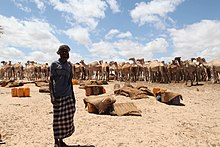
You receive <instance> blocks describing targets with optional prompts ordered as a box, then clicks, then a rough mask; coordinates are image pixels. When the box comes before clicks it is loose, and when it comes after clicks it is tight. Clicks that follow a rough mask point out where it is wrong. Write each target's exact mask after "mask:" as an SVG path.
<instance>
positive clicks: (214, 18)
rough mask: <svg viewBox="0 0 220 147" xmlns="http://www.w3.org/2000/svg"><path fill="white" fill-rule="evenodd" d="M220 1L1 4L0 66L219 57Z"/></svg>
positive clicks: (8, 0) (6, 0)
mask: <svg viewBox="0 0 220 147" xmlns="http://www.w3.org/2000/svg"><path fill="white" fill-rule="evenodd" d="M219 8H220V0H145V1H143V0H62V1H61V0H47V1H44V0H1V1H0V25H1V26H2V27H3V31H4V34H0V36H1V37H0V51H1V54H0V60H1V61H3V60H4V61H9V60H10V61H12V62H13V63H15V62H22V63H25V62H26V61H27V60H34V61H36V62H38V63H45V62H47V63H51V62H52V61H54V60H57V59H58V57H59V56H58V55H57V54H56V51H57V48H58V47H59V45H61V44H67V45H69V46H70V48H71V52H70V54H71V56H70V59H69V60H70V61H71V62H73V63H75V62H79V61H80V60H81V59H84V60H85V62H86V63H88V62H92V61H97V60H104V61H111V60H115V61H128V59H129V58H130V57H135V58H136V59H138V58H144V59H145V60H154V59H158V60H165V61H166V62H168V61H170V60H171V59H173V58H174V57H175V56H181V57H182V59H190V58H192V57H198V56H200V57H204V58H205V59H206V60H207V61H209V60H212V59H216V58H219V57H220V10H219Z"/></svg>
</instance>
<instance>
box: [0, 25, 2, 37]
mask: <svg viewBox="0 0 220 147" xmlns="http://www.w3.org/2000/svg"><path fill="white" fill-rule="evenodd" d="M0 34H3V28H2V26H0ZM0 37H1V36H0Z"/></svg>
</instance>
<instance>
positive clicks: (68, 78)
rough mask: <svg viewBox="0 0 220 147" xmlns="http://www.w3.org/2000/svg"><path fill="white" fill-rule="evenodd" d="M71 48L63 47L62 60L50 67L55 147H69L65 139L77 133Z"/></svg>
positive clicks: (61, 50) (60, 50)
mask: <svg viewBox="0 0 220 147" xmlns="http://www.w3.org/2000/svg"><path fill="white" fill-rule="evenodd" d="M69 51H70V48H69V46H67V45H61V46H60V47H59V49H58V51H57V54H58V55H60V58H59V59H58V60H57V61H55V62H53V63H52V64H51V66H50V84H49V85H50V96H51V103H52V104H53V132H54V140H55V145H54V147H63V146H67V145H66V144H65V143H64V142H63V139H64V138H66V137H69V136H71V135H72V134H73V132H74V131H75V127H74V120H73V118H74V113H75V96H74V92H73V86H72V64H71V63H70V62H68V61H67V60H68V59H69Z"/></svg>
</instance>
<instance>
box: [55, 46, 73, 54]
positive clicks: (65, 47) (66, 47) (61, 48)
mask: <svg viewBox="0 0 220 147" xmlns="http://www.w3.org/2000/svg"><path fill="white" fill-rule="evenodd" d="M62 50H68V51H70V47H69V46H68V45H61V46H60V47H59V48H58V51H57V54H58V55H59V54H60V52H61V51H62Z"/></svg>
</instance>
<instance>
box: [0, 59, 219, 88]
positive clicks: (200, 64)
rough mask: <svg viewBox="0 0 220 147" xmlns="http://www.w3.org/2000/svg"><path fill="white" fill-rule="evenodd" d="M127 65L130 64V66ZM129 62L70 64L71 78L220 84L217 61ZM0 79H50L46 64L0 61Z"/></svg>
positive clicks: (140, 60)
mask: <svg viewBox="0 0 220 147" xmlns="http://www.w3.org/2000/svg"><path fill="white" fill-rule="evenodd" d="M129 61H130V62H129ZM129 61H128V62H120V63H118V62H116V61H110V62H107V61H105V62H104V61H103V60H100V61H94V62H91V63H89V64H86V63H85V62H84V60H81V61H80V62H78V63H74V64H72V67H73V68H72V69H73V78H74V79H78V80H106V81H108V80H118V81H133V82H136V81H148V82H159V83H171V82H185V84H187V82H188V81H190V84H191V85H193V84H198V82H200V81H210V80H211V81H212V83H216V82H219V81H220V78H219V75H220V59H214V60H212V61H210V62H206V60H205V59H204V58H201V57H198V58H191V59H190V60H184V61H182V60H181V57H175V58H174V59H173V60H172V61H171V62H169V63H165V62H163V61H158V60H154V61H144V58H141V59H135V58H130V59H129ZM1 63H2V66H1V67H0V79H1V80H4V79H7V80H8V79H21V80H22V79H27V80H39V79H48V78H49V65H48V63H45V64H39V63H36V62H34V61H27V63H25V66H23V65H22V64H21V63H15V64H12V63H11V62H10V61H9V62H8V63H7V62H5V61H2V62H1Z"/></svg>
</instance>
